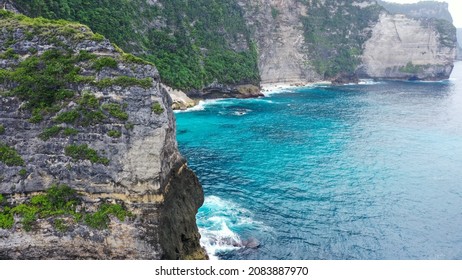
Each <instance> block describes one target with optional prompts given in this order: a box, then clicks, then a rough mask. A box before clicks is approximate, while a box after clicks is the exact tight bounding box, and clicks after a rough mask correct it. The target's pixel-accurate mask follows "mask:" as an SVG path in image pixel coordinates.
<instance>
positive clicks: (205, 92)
mask: <svg viewBox="0 0 462 280" xmlns="http://www.w3.org/2000/svg"><path fill="white" fill-rule="evenodd" d="M187 95H188V97H190V98H198V99H218V98H240V99H243V98H255V97H262V96H264V95H263V94H262V93H261V91H260V88H259V87H257V86H254V85H237V86H230V85H223V84H219V83H218V82H214V83H212V84H210V85H209V86H207V87H205V88H203V89H202V90H200V91H199V90H193V91H190V92H188V93H187Z"/></svg>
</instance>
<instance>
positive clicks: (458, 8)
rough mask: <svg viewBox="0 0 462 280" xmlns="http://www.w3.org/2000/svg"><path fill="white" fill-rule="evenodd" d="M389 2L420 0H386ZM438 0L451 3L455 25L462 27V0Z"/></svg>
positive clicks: (450, 7) (415, 0)
mask: <svg viewBox="0 0 462 280" xmlns="http://www.w3.org/2000/svg"><path fill="white" fill-rule="evenodd" d="M385 1H387V2H395V3H401V4H404V3H417V2H420V1H418V0H385ZM438 2H446V3H449V11H450V12H451V15H452V19H453V20H454V25H455V26H456V27H457V28H462V1H461V0H440V1H438Z"/></svg>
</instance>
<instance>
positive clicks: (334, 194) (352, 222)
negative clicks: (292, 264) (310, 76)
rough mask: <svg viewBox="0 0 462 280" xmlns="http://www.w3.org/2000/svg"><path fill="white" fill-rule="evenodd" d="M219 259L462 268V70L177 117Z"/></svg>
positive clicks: (309, 91)
mask: <svg viewBox="0 0 462 280" xmlns="http://www.w3.org/2000/svg"><path fill="white" fill-rule="evenodd" d="M176 117H177V122H178V124H177V126H178V127H177V133H178V142H179V147H180V150H181V152H182V153H183V155H184V156H185V157H186V158H187V159H188V161H189V165H190V166H191V167H192V169H193V170H194V171H195V172H196V173H197V175H198V176H199V179H200V181H201V182H202V184H203V186H204V189H205V197H206V198H205V204H204V206H203V207H202V208H201V209H200V210H199V214H198V215H197V219H198V225H199V228H200V231H201V234H202V240H201V242H202V244H203V245H204V246H205V247H206V248H207V250H208V251H209V253H210V254H211V255H212V256H213V257H217V258H220V259H462V64H461V63H458V64H457V65H456V68H455V70H454V74H453V77H452V78H451V79H450V80H449V81H444V82H435V83H422V82H421V83H417V82H390V81H387V82H377V83H375V82H366V83H363V84H362V85H353V86H342V87H313V88H298V89H291V90H287V91H284V92H281V93H278V94H274V95H271V96H269V97H266V98H261V99H253V100H221V101H216V102H212V103H206V104H205V105H203V106H202V107H198V108H196V110H192V111H189V112H182V113H177V114H176Z"/></svg>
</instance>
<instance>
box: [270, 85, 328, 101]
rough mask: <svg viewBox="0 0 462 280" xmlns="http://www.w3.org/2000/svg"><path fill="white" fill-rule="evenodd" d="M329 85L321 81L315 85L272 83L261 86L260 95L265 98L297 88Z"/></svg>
mask: <svg viewBox="0 0 462 280" xmlns="http://www.w3.org/2000/svg"><path fill="white" fill-rule="evenodd" d="M326 85H331V82H328V81H322V82H317V83H307V84H304V85H292V84H285V83H279V84H278V83H273V84H263V85H262V91H261V92H262V94H263V95H264V96H266V97H268V96H271V95H273V94H277V93H283V92H287V91H289V90H293V89H298V88H314V87H320V86H326Z"/></svg>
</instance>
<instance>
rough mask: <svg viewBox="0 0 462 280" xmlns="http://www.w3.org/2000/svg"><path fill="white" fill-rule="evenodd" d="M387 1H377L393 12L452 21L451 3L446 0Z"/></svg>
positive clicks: (414, 16) (413, 16)
mask: <svg viewBox="0 0 462 280" xmlns="http://www.w3.org/2000/svg"><path fill="white" fill-rule="evenodd" d="M392 2H393V1H391V2H386V1H380V0H379V1H377V3H378V4H379V5H380V6H382V7H384V8H385V9H386V10H387V11H388V12H390V13H391V14H403V15H406V16H409V17H412V18H418V19H419V18H429V19H430V18H434V19H441V20H445V21H447V22H450V23H452V16H451V13H450V12H449V5H448V3H446V2H438V1H420V2H417V3H412V4H398V3H392Z"/></svg>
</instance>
